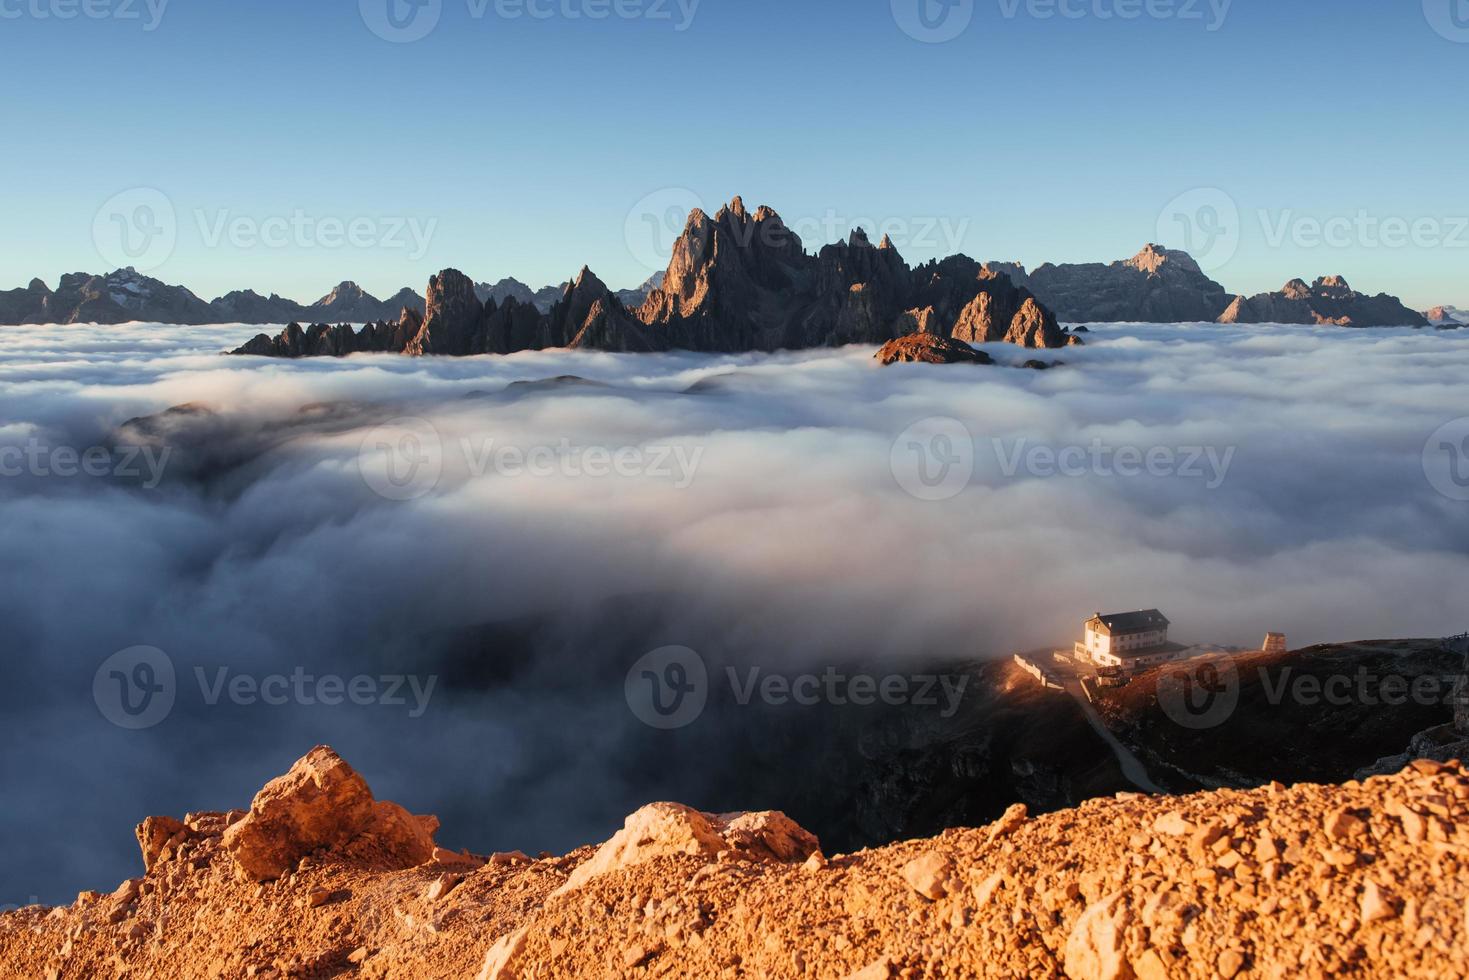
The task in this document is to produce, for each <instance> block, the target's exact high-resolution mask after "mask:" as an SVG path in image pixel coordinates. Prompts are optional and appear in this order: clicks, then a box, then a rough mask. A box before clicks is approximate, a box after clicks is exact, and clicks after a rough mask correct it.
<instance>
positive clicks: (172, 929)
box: [0, 747, 1469, 980]
mask: <svg viewBox="0 0 1469 980" xmlns="http://www.w3.org/2000/svg"><path fill="white" fill-rule="evenodd" d="M436 830H437V821H436V820H435V819H434V818H433V817H427V816H415V815H413V814H411V813H410V812H409V811H407V810H405V809H404V808H402V807H401V806H398V805H397V804H394V803H389V802H386V801H380V800H377V799H375V798H374V797H373V794H372V792H371V790H370V789H369V788H368V785H367V783H366V781H365V780H363V778H362V777H361V776H360V775H359V774H358V773H357V772H356V771H355V770H353V769H352V767H350V766H349V765H348V764H347V763H346V762H345V761H343V760H342V759H341V758H340V757H339V756H337V754H336V753H335V752H333V751H331V750H330V749H329V748H326V747H318V748H316V749H314V750H312V751H311V752H310V753H309V754H308V755H307V756H305V757H304V758H302V759H301V760H300V761H298V762H297V763H296V764H295V765H294V766H293V767H292V768H291V770H290V771H289V772H288V773H286V774H285V775H284V776H282V777H280V778H278V779H275V780H272V781H271V782H270V783H268V784H267V785H266V786H265V787H264V788H263V789H262V790H261V791H260V792H259V793H258V794H257V795H256V797H255V799H254V800H253V802H252V803H251V804H250V806H249V808H248V809H247V810H231V811H224V812H199V813H191V814H188V815H186V816H185V817H184V818H183V819H182V820H180V819H177V818H173V817H150V818H148V819H147V820H145V821H144V822H143V823H142V824H141V825H139V827H138V828H137V837H138V842H139V846H140V849H141V852H142V865H143V874H142V875H141V876H140V877H138V878H134V879H131V880H129V881H125V882H123V883H122V884H121V885H119V886H118V887H117V888H116V889H115V890H113V891H112V892H111V893H110V894H102V893H98V892H83V893H81V894H80V895H78V897H77V899H76V901H75V902H74V903H72V904H71V905H70V906H66V907H61V908H54V909H47V908H43V907H38V906H35V907H29V908H23V909H20V910H18V911H13V912H7V913H5V914H3V915H0V971H3V972H4V973H5V974H6V975H13V976H27V977H44V978H47V980H70V978H81V977H94V976H103V975H106V976H149V977H155V978H160V980H184V978H189V980H194V978H198V977H209V978H226V977H227V978H235V977H256V978H260V980H284V978H306V977H314V976H352V977H364V978H390V977H407V976H414V977H428V978H449V977H456V978H457V977H478V978H479V980H516V978H519V980H531V978H537V977H564V976H618V977H658V976H670V977H671V976H699V977H719V978H724V977H728V978H737V977H742V976H769V977H813V978H818V980H893V978H910V980H912V978H918V977H992V976H993V977H1013V976H1027V977H1044V978H1063V977H1065V978H1074V980H1161V978H1165V977H1173V978H1180V980H1183V978H1210V980H1213V978H1225V980H1233V978H1235V977H1253V976H1261V977H1269V976H1299V977H1307V978H1325V977H1329V976H1396V977H1425V978H1427V977H1435V978H1436V977H1443V976H1454V975H1458V974H1459V972H1460V971H1461V968H1462V964H1463V958H1464V956H1465V955H1466V953H1469V771H1466V770H1465V768H1464V767H1463V766H1462V765H1461V764H1459V763H1458V762H1451V763H1449V764H1440V763H1437V762H1426V761H1419V762H1415V763H1414V764H1413V765H1411V766H1409V767H1408V768H1406V769H1404V770H1403V771H1402V772H1399V773H1395V774H1393V775H1389V776H1374V777H1371V778H1368V779H1366V780H1364V781H1360V782H1358V781H1352V782H1349V783H1346V784H1345V785H1341V786H1329V785H1313V784H1306V783H1303V784H1297V785H1295V786H1290V787H1287V786H1284V785H1282V784H1280V783H1271V784H1269V785H1267V786H1265V787H1262V788H1259V789H1254V790H1249V791H1239V790H1227V789H1226V790H1214V791H1210V792H1205V793H1199V794H1196V795H1192V796H1186V797H1169V796H1144V795H1141V794H1137V793H1121V794H1118V795H1117V796H1116V797H1108V798H1101V799H1094V800H1091V801H1088V802H1087V803H1085V804H1083V805H1082V806H1080V807H1078V808H1076V809H1072V810H1065V811H1061V812H1058V813H1053V814H1049V815H1045V816H1041V817H1032V816H1031V815H1030V814H1029V812H1028V811H1027V810H1026V808H1025V807H1024V806H1023V805H1017V806H1014V807H1011V808H1010V810H1008V811H1007V812H1006V813H1005V814H1004V815H1003V816H1002V817H1001V818H1000V819H999V820H998V821H996V822H994V823H991V824H989V825H988V826H984V827H976V828H973V829H956V830H950V831H946V832H945V833H943V834H941V835H939V836H938V837H935V838H933V839H930V840H913V841H906V842H901V843H897V844H893V845H890V846H887V847H882V848H877V849H873V850H863V851H860V852H857V853H854V854H832V855H827V854H825V853H824V852H823V851H822V849H821V847H820V842H819V841H817V840H816V839H815V838H814V837H813V836H812V835H811V834H809V833H807V832H806V831H804V830H803V829H802V828H801V827H799V826H798V825H796V824H795V823H794V822H792V821H791V820H790V819H788V818H787V817H785V816H784V815H783V814H781V813H775V812H764V813H729V814H711V813H703V812H700V811H699V810H696V809H693V808H690V807H686V806H680V805H677V804H672V803H655V804H652V805H650V806H647V807H644V808H643V809H641V810H639V811H637V812H636V813H634V814H632V815H631V816H629V817H628V818H627V820H626V822H625V824H624V826H623V828H622V829H621V830H620V831H618V832H617V833H616V834H614V835H613V836H612V837H611V838H610V839H609V840H608V841H606V842H605V843H603V844H601V845H600V846H587V847H583V848H580V849H578V850H576V851H573V852H571V853H569V854H566V855H564V856H556V855H552V854H541V855H540V856H538V857H531V856H529V855H526V854H523V853H520V852H502V853H496V854H489V855H482V854H475V853H471V852H468V851H451V850H448V849H447V848H444V847H441V846H438V845H437V844H436V843H435V842H434V834H435V832H436Z"/></svg>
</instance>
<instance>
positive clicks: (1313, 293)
mask: <svg viewBox="0 0 1469 980" xmlns="http://www.w3.org/2000/svg"><path fill="white" fill-rule="evenodd" d="M1219 322H1220V323H1294V324H1314V325H1323V326H1327V325H1329V326H1338V327H1423V326H1427V325H1428V320H1427V319H1425V318H1424V316H1423V315H1422V314H1421V313H1418V312H1416V311H1414V310H1410V309H1408V308H1407V307H1406V306H1404V305H1403V304H1402V303H1401V302H1400V301H1399V300H1398V299H1397V298H1396V297H1394V296H1389V295H1387V294H1386V293H1382V294H1379V295H1377V296H1367V295H1364V294H1362V293H1359V292H1357V291H1356V290H1354V289H1352V287H1351V286H1349V285H1347V281H1346V280H1345V279H1343V278H1342V277H1341V276H1326V277H1324V278H1321V279H1317V280H1316V281H1315V282H1314V283H1312V284H1311V285H1309V286H1307V285H1306V284H1305V282H1303V281H1302V280H1300V279H1292V280H1291V281H1290V282H1288V283H1286V284H1285V285H1284V286H1282V287H1281V289H1280V291H1279V292H1276V293H1260V294H1259V295H1257V296H1251V297H1249V298H1248V299H1247V298H1245V297H1243V296H1236V297H1235V298H1234V301H1233V302H1232V303H1230V305H1229V308H1228V309H1227V310H1225V311H1224V312H1223V313H1222V314H1220V316H1219Z"/></svg>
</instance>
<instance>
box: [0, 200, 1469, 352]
mask: <svg viewBox="0 0 1469 980" xmlns="http://www.w3.org/2000/svg"><path fill="white" fill-rule="evenodd" d="M697 214H698V215H701V216H702V218H701V219H700V220H698V221H695V220H694V216H693V215H691V216H690V221H691V225H690V226H689V227H686V228H685V232H684V235H683V237H682V238H681V239H680V246H682V247H683V249H684V252H683V255H682V257H680V256H679V255H678V254H675V256H674V259H673V262H671V263H670V268H669V270H668V271H667V272H660V273H658V274H657V275H655V276H653V277H652V278H650V279H649V280H647V281H646V282H644V283H643V284H642V285H640V286H638V287H636V288H633V289H621V290H616V291H614V292H613V296H614V297H615V298H616V299H617V300H618V302H620V303H621V304H622V306H623V307H625V308H626V309H627V310H628V311H639V316H640V318H641V316H642V314H641V311H642V310H643V308H644V307H645V306H646V305H647V304H648V302H649V301H650V300H653V299H654V297H655V296H658V295H659V294H662V297H661V299H659V300H658V302H657V304H656V306H655V308H654V309H653V311H651V312H650V313H649V314H648V315H649V316H651V317H652V318H653V320H656V321H658V323H659V324H660V325H661V326H662V327H664V328H665V329H664V330H661V331H658V333H660V334H668V333H673V334H674V335H675V337H674V338H671V339H669V343H670V344H672V345H673V346H686V345H687V344H686V343H685V342H684V341H682V340H679V339H677V334H678V332H679V331H680V330H694V331H695V333H696V334H697V333H698V330H699V328H698V327H697V326H696V325H695V324H694V323H693V319H691V318H689V317H687V316H686V315H685V314H684V312H681V309H682V305H687V304H688V303H689V302H690V301H693V300H694V299H695V297H696V296H714V295H719V294H723V293H727V292H729V289H730V288H733V287H726V286H720V285H719V282H720V281H722V280H723V279H725V278H728V279H729V280H730V283H732V284H733V283H738V282H740V281H741V276H742V275H743V276H744V277H745V278H746V279H748V282H747V283H746V284H753V285H756V286H758V287H759V288H760V289H761V290H762V292H761V293H760V294H759V295H760V300H759V302H758V303H752V302H751V301H747V300H742V299H739V298H738V297H733V298H732V301H733V302H734V303H735V305H736V307H737V308H738V309H732V310H730V311H727V312H728V313H729V314H730V315H732V316H733V318H734V319H739V318H740V317H743V318H745V319H746V320H750V318H751V317H753V318H754V320H755V321H759V323H760V324H761V325H760V326H758V327H753V329H755V330H756V332H758V333H761V334H762V336H763V337H764V341H762V342H755V341H748V339H747V341H740V340H738V336H739V333H738V331H739V330H740V329H744V328H745V327H752V323H751V322H747V323H745V324H744V325H743V326H739V325H737V324H734V323H733V322H732V320H730V317H726V321H728V322H725V323H724V324H723V326H724V327H731V326H734V327H736V339H735V340H730V339H728V338H726V340H724V341H721V342H720V343H722V344H723V345H724V346H726V347H727V346H729V345H730V344H734V345H735V346H734V348H733V349H741V348H740V347H739V344H740V343H742V342H751V343H756V348H759V347H761V346H762V345H763V344H764V342H768V341H770V339H771V338H770V332H771V331H772V330H774V331H775V332H776V333H782V332H783V333H784V343H786V344H787V345H789V346H798V347H800V346H811V345H812V339H811V338H812V336H813V334H817V333H820V332H822V330H823V329H825V330H826V331H827V332H828V333H829V334H830V337H829V338H828V339H827V340H823V341H822V342H838V343H839V342H844V341H843V340H842V338H843V337H846V336H851V335H852V334H854V333H856V334H861V335H862V336H863V339H864V340H867V341H873V342H876V343H882V342H885V341H886V340H890V339H894V338H892V337H888V336H883V334H885V333H886V332H887V331H885V330H883V329H879V328H877V327H875V326H874V324H872V323H871V322H867V321H868V320H869V319H870V317H871V316H872V315H874V314H880V315H881V316H883V317H891V316H893V315H894V310H893V307H894V306H902V307H903V309H901V310H899V311H898V312H899V313H906V312H909V311H914V312H915V317H916V315H917V314H921V313H922V311H923V309H924V308H925V307H926V306H927V305H929V304H927V303H926V301H925V297H924V295H923V292H924V291H923V289H922V288H921V287H922V286H923V285H924V284H923V283H922V282H921V280H919V279H915V278H914V277H915V276H917V275H919V270H908V272H907V273H906V274H902V273H897V270H896V268H895V267H894V268H892V269H888V270H886V273H883V270H881V269H879V268H878V267H877V266H876V265H871V264H869V265H867V266H862V265H860V264H861V263H863V262H866V261H868V260H867V259H864V258H862V257H860V256H858V255H857V254H856V253H855V252H854V251H853V250H854V249H855V248H857V247H858V243H857V241H856V239H857V237H858V236H860V237H861V239H862V241H863V243H864V244H867V245H869V246H870V243H866V241H865V239H866V236H865V235H863V234H862V233H861V230H860V229H858V231H857V232H854V235H853V236H852V237H851V238H849V239H848V240H847V241H846V242H844V243H841V242H839V243H836V244H834V245H828V246H826V247H824V248H822V249H820V250H819V252H818V253H817V255H815V256H814V257H813V256H809V255H806V254H805V252H804V250H803V248H802V246H801V243H800V239H799V238H796V237H795V236H794V234H793V233H792V232H790V231H789V230H788V229H787V228H786V227H785V226H784V224H783V223H781V222H779V220H778V219H779V215H776V214H775V212H774V211H771V210H770V209H769V208H761V209H759V210H758V211H757V212H756V213H755V215H753V216H751V215H749V214H747V213H745V212H744V205H743V203H742V202H740V200H739V199H738V198H736V199H735V200H734V201H732V202H731V204H730V206H729V207H726V208H725V209H723V210H721V211H720V212H719V214H717V215H715V216H714V217H713V218H710V217H709V216H708V215H706V214H704V212H702V211H699V212H697ZM772 216H773V217H774V218H775V219H776V220H774V221H772V220H771V218H772ZM691 235H692V236H693V237H690V236H691ZM701 236H702V237H701ZM716 237H717V238H719V239H721V241H722V242H723V243H724V245H723V248H722V250H721V252H720V258H721V271H720V272H719V274H717V275H715V276H714V277H713V278H709V277H708V276H707V275H705V274H704V273H701V272H700V262H701V261H702V260H696V254H697V253H700V252H702V250H704V249H706V248H709V247H711V246H712V245H713V244H714V239H715V238H716ZM755 237H758V238H759V239H760V241H759V242H757V243H755V245H753V246H752V244H751V241H750V239H753V238H755ZM742 240H743V241H742ZM887 246H888V247H889V248H890V247H891V242H888V243H887ZM752 247H754V248H756V249H757V250H758V251H759V253H760V255H761V259H760V260H759V263H757V265H756V266H755V267H754V268H753V269H747V270H745V271H744V273H740V272H737V271H736V269H737V267H739V266H740V261H739V260H738V256H739V255H740V254H747V253H749V254H753V253H750V249H751V248H752ZM879 250H881V247H879ZM894 254H896V253H895V252H894ZM850 262H856V263H859V265H857V266H844V265H843V263H850ZM956 263H957V264H959V265H962V266H964V268H959V267H958V266H956ZM971 265H973V266H974V267H975V269H976V270H977V271H978V272H979V273H981V274H983V275H985V276H988V277H996V276H1000V275H1003V276H1005V277H1006V278H1008V279H1009V280H1010V281H1011V283H1012V284H1013V285H1014V286H1016V287H1018V288H1020V289H1023V290H1025V291H1026V292H1027V293H1028V294H1029V295H1030V296H1032V297H1033V298H1034V299H1035V300H1036V302H1037V304H1038V305H1039V306H1041V307H1044V308H1046V309H1048V310H1050V311H1052V313H1054V315H1055V318H1056V319H1058V320H1059V321H1060V322H1064V323H1093V322H1153V323H1192V322H1220V323H1262V322H1280V323H1288V324H1297V323H1298V324H1334V325H1342V326H1357V327H1361V326H1426V325H1428V324H1430V323H1432V324H1434V325H1446V326H1453V325H1456V324H1462V323H1464V322H1466V321H1469V314H1465V313H1463V312H1462V311H1458V310H1456V309H1455V308H1453V307H1436V308H1434V309H1433V310H1429V311H1427V312H1426V313H1424V314H1420V313H1418V312H1417V311H1414V310H1410V309H1408V308H1407V307H1406V306H1404V305H1403V304H1402V303H1401V302H1399V301H1398V300H1397V299H1396V298H1395V297H1392V296H1389V295H1387V294H1379V295H1377V296H1367V295H1364V294H1360V293H1356V292H1355V291H1354V290H1352V289H1351V288H1350V287H1347V286H1346V284H1345V281H1344V280H1343V279H1341V277H1339V276H1329V277H1323V278H1321V279H1318V280H1317V281H1316V283H1315V284H1313V285H1311V286H1307V285H1305V283H1304V282H1303V281H1302V280H1299V279H1296V280H1292V281H1291V282H1290V283H1287V284H1286V286H1285V287H1284V288H1283V289H1282V290H1280V291H1279V292H1277V293H1263V294H1259V295H1257V296H1250V297H1247V296H1237V295H1234V294H1231V293H1229V292H1228V291H1227V290H1226V289H1225V288H1224V287H1223V286H1221V285H1220V284H1219V283H1218V282H1215V281H1214V280H1213V279H1211V278H1209V276H1207V275H1205V274H1204V272H1203V271H1202V270H1201V269H1200V267H1199V265H1198V263H1197V262H1195V261H1194V260H1193V258H1192V257H1190V256H1189V255H1188V253H1186V252H1182V251H1178V250H1176V249H1168V248H1164V247H1162V246H1160V245H1156V244H1149V245H1147V246H1145V247H1144V248H1143V249H1142V250H1141V251H1140V252H1138V254H1136V255H1134V256H1133V257H1132V258H1130V259H1124V260H1120V261H1117V262H1112V263H1100V262H1094V263H1062V264H1053V263H1049V262H1048V263H1045V264H1043V265H1041V266H1039V267H1038V268H1036V269H1035V270H1034V271H1031V272H1027V271H1026V268H1025V266H1023V265H1022V264H1020V263H1018V262H988V263H985V264H984V265H982V266H979V265H976V264H974V263H972V261H971V260H969V259H968V258H966V257H964V256H952V257H950V258H948V259H944V260H941V261H937V262H933V263H929V266H928V268H930V269H931V270H932V269H938V270H939V271H940V272H946V273H948V274H950V275H953V274H959V273H962V274H963V277H967V275H968V266H971ZM782 269H784V270H785V272H784V273H782V272H781V270H782ZM705 272H707V270H705ZM833 272H835V273H836V278H835V279H832V278H830V274H831V273H833ZM752 273H753V274H752ZM669 274H674V280H673V282H672V283H668V284H667V285H668V287H669V288H668V289H665V285H666V283H665V278H666V277H667V276H668V275H669ZM844 274H845V275H846V276H847V279H846V280H845V282H843V281H842V276H843V275H844ZM874 274H877V275H878V277H877V278H876V279H873V278H872V276H873V275H874ZM701 276H702V277H703V280H702V284H699V283H700V281H701ZM691 284H692V285H691ZM844 284H845V286H846V287H847V288H850V287H851V286H854V285H858V284H862V285H864V286H865V285H872V286H873V287H874V289H877V290H878V291H879V292H880V293H881V296H878V293H873V294H872V295H867V296H856V297H848V296H844V295H843V292H842V290H843V285H844ZM569 285H571V283H570V282H566V283H562V284H561V285H560V286H546V287H543V288H541V289H532V288H531V287H529V286H527V285H526V284H525V283H522V282H520V281H519V280H517V279H513V278H505V279H501V280H500V281H498V282H496V283H493V284H492V283H488V282H479V283H475V285H474V292H475V298H476V299H477V300H478V301H479V302H480V304H481V305H487V304H489V303H490V302H492V301H493V302H494V304H495V305H496V307H497V308H498V307H500V306H502V305H503V304H504V303H505V302H506V301H507V300H510V299H514V300H515V301H516V303H517V304H519V305H521V306H527V307H531V308H533V309H535V310H536V311H538V312H539V313H541V314H542V315H549V314H550V312H551V310H552V308H553V307H554V306H555V305H556V304H557V302H559V301H560V299H561V298H562V295H563V294H564V293H565V291H566V288H567V286H569ZM915 285H916V286H917V287H920V288H917V289H916V292H915V294H914V295H902V290H903V289H914V288H915ZM928 285H929V286H931V285H932V284H931V283H930V284H928ZM685 287H689V288H691V289H692V292H689V293H688V294H687V295H684V293H683V290H684V289H685ZM675 295H677V296H679V297H680V298H679V299H678V300H676V301H675V299H674V298H673V297H674V296H675ZM875 298H876V299H878V301H879V302H880V303H885V304H886V305H885V306H883V307H881V308H880V309H870V308H869V307H870V304H871V303H872V301H873V300H874V299H875ZM425 302H426V301H425V298H423V297H420V296H419V295H418V294H416V293H414V292H413V291H412V290H411V289H407V288H405V289H403V290H401V291H400V292H399V293H398V294H396V295H395V296H393V297H390V298H389V299H387V300H381V301H380V300H377V299H376V298H374V297H372V296H369V295H367V294H366V293H365V292H363V291H362V290H361V289H360V288H359V287H357V286H356V285H355V284H354V283H350V282H345V283H342V284H341V285H340V286H338V287H337V288H336V289H334V290H333V291H332V293H330V294H328V295H327V296H325V297H323V298H322V299H320V300H318V301H316V302H315V303H311V304H301V303H297V302H295V301H292V300H287V299H284V298H282V297H280V296H277V295H275V294H271V295H270V296H268V297H267V296H261V295H260V294H258V293H256V292H254V291H253V290H238V291H235V292H231V293H228V294H226V295H224V296H221V297H219V298H217V299H215V300H213V301H211V302H209V303H205V302H204V301H202V300H200V299H199V298H198V297H197V296H195V295H194V294H193V293H191V292H189V291H188V290H187V289H184V288H183V287H180V286H170V285H167V284H165V283H162V282H159V281H158V280H156V279H150V278H148V277H146V276H141V275H139V274H137V273H136V272H133V270H131V269H123V270H118V271H117V272H114V273H110V274H109V275H107V276H92V275H87V274H83V273H77V274H73V275H68V276H64V277H63V278H62V282H61V284H60V285H59V286H58V288H57V290H56V291H55V292H52V291H51V290H50V289H49V288H48V287H47V286H46V285H45V283H43V282H41V281H40V280H33V281H32V282H31V283H30V285H28V286H26V287H24V288H21V289H12V290H8V291H0V324H21V323H43V322H58V323H80V322H98V323H118V322H123V321H126V320H134V319H143V320H151V321H156V322H164V323H186V324H204V323H262V324H263V323H344V322H351V323H362V324H374V323H377V322H379V321H381V322H391V321H394V320H396V319H398V317H399V315H400V311H401V310H402V309H403V308H404V307H408V308H410V309H414V310H416V311H417V312H419V313H422V312H424V306H425ZM716 302H717V301H716ZM725 302H726V303H728V302H730V300H726V301H725ZM757 307H758V309H757ZM813 307H814V308H815V310H816V311H817V312H818V313H819V314H820V315H821V316H824V317H825V318H826V320H822V319H821V318H820V317H818V321H817V322H816V323H814V324H805V325H802V324H801V323H800V322H799V321H800V320H801V319H802V318H803V317H809V316H810V315H811V314H812V312H813ZM936 312H941V311H937V310H936ZM952 312H953V311H948V313H949V314H952ZM832 318H835V319H836V320H838V321H839V322H836V323H830V322H826V321H829V320H831V319H832ZM694 319H696V318H694ZM653 320H645V321H644V322H647V323H651V322H653ZM675 320H677V321H679V322H678V324H677V326H675V327H673V329H672V330H670V329H668V328H670V326H671V325H672V324H673V321H675ZM777 320H778V321H781V322H780V323H776V321H777ZM752 322H753V321H752ZM951 327H952V325H951V324H947V323H946V324H945V325H944V326H943V327H941V328H939V329H941V330H942V329H948V328H951ZM960 339H963V338H960ZM688 343H693V344H694V345H695V346H694V347H693V349H716V348H718V347H719V346H720V343H715V342H714V340H713V339H712V338H711V337H709V336H708V335H703V336H695V337H694V338H693V339H692V340H689V341H688ZM710 344H713V345H714V346H712V347H711V346H706V345H710ZM752 349H754V348H752Z"/></svg>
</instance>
